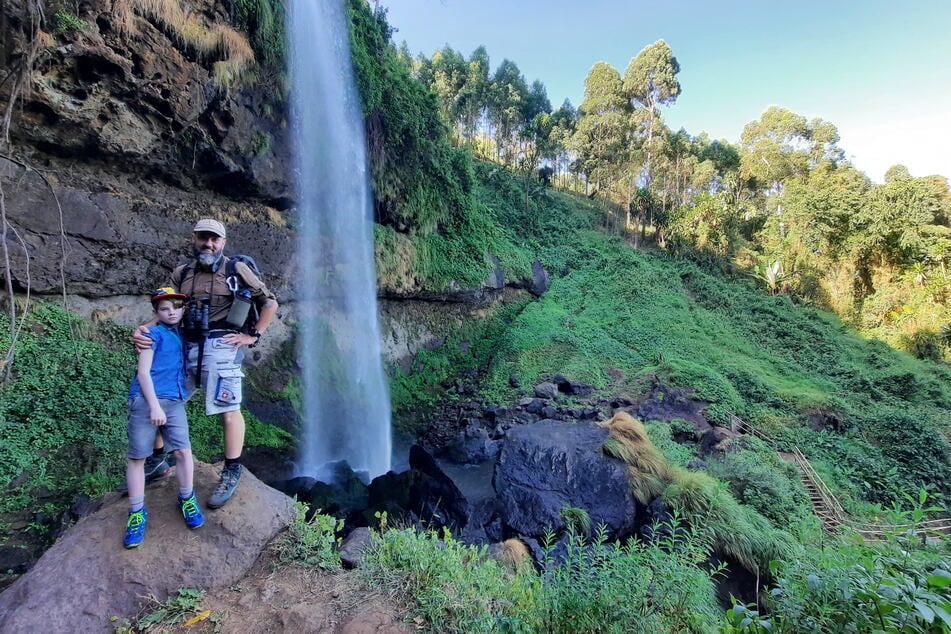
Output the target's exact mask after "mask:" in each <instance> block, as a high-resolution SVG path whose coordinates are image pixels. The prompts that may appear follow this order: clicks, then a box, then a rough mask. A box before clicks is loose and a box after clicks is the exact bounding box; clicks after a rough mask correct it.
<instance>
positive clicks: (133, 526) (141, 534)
mask: <svg viewBox="0 0 951 634" xmlns="http://www.w3.org/2000/svg"><path fill="white" fill-rule="evenodd" d="M148 521H149V512H148V511H147V510H146V508H145V507H144V506H143V507H142V508H140V509H139V510H138V511H129V519H128V520H127V521H126V523H125V538H124V539H123V540H122V545H123V546H125V547H126V548H135V547H136V546H138V545H139V544H141V543H142V540H143V539H145V525H146V523H147V522H148Z"/></svg>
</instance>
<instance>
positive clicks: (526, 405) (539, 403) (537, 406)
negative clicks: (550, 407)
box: [518, 398, 547, 414]
mask: <svg viewBox="0 0 951 634" xmlns="http://www.w3.org/2000/svg"><path fill="white" fill-rule="evenodd" d="M518 405H519V407H521V408H522V409H523V410H525V411H526V412H528V413H530V414H541V413H542V408H543V407H545V405H547V401H546V400H545V399H543V398H523V399H522V400H520V401H519V402H518Z"/></svg>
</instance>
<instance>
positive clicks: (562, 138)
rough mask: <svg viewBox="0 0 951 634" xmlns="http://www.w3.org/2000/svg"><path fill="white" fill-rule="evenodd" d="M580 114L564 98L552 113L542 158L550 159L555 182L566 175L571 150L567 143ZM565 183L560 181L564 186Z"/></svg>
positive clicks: (569, 141)
mask: <svg viewBox="0 0 951 634" xmlns="http://www.w3.org/2000/svg"><path fill="white" fill-rule="evenodd" d="M580 116H581V114H580V113H579V112H578V109H577V108H575V107H574V106H573V105H571V101H569V100H567V99H565V101H564V103H562V104H561V107H559V108H558V110H555V112H553V113H552V115H551V118H552V130H551V134H549V136H548V138H549V141H550V143H549V144H548V154H546V155H545V156H544V157H543V158H545V159H547V160H549V161H551V163H552V171H553V173H554V176H555V180H556V182H557V181H558V179H559V178H560V177H561V178H563V177H564V176H567V174H568V168H569V164H570V162H571V159H570V157H571V151H570V150H569V145H570V143H571V137H572V135H573V134H574V133H575V128H576V127H577V126H578V118H579V117H580ZM565 185H566V183H562V186H565Z"/></svg>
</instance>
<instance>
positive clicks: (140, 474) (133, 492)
mask: <svg viewBox="0 0 951 634" xmlns="http://www.w3.org/2000/svg"><path fill="white" fill-rule="evenodd" d="M144 466H145V459H144V458H140V459H132V458H130V459H129V462H128V463H127V464H126V470H125V480H126V486H127V487H128V489H129V517H128V518H127V519H126V524H125V534H124V535H123V537H122V545H123V546H125V547H126V548H135V547H136V546H138V545H139V544H141V543H142V540H143V539H144V538H145V525H146V522H147V521H148V519H149V512H148V511H147V510H146V509H145V469H144V468H143V467H144Z"/></svg>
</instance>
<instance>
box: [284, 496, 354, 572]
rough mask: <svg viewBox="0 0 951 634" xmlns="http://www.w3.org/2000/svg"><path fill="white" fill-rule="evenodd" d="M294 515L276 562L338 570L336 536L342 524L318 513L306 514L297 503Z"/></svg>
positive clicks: (338, 559) (338, 556)
mask: <svg viewBox="0 0 951 634" xmlns="http://www.w3.org/2000/svg"><path fill="white" fill-rule="evenodd" d="M296 510H297V514H296V516H295V518H294V521H292V522H291V524H290V526H288V528H287V534H286V535H285V536H284V537H283V538H282V540H281V543H280V546H279V547H278V562H279V563H282V564H285V563H296V564H299V565H303V566H317V567H319V568H323V569H324V570H331V569H334V568H339V567H340V553H339V552H337V547H338V546H339V544H340V540H339V538H338V537H337V533H338V532H340V531H341V530H343V520H340V519H337V518H335V517H333V516H331V515H323V514H322V513H320V512H319V511H314V512H309V511H308V509H307V505H306V504H303V503H301V502H298V503H297V506H296Z"/></svg>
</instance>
